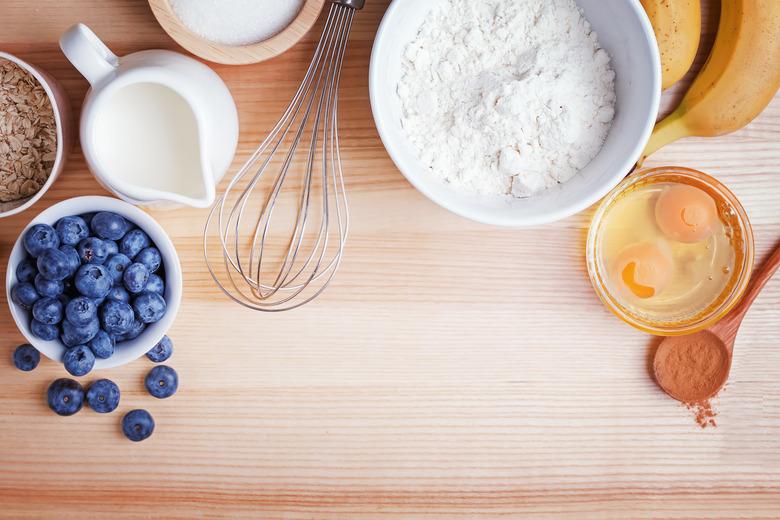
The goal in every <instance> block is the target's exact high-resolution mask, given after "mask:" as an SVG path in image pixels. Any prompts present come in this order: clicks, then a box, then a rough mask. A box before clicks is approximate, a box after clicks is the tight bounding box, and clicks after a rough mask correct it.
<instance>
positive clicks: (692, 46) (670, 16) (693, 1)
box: [641, 0, 701, 89]
mask: <svg viewBox="0 0 780 520" xmlns="http://www.w3.org/2000/svg"><path fill="white" fill-rule="evenodd" d="M641 2H642V7H644V8H645V12H646V13H647V16H648V17H649V18H650V23H652V25H653V31H654V32H655V39H656V40H657V41H658V50H659V51H661V71H662V73H663V82H662V84H661V86H662V87H663V88H664V89H666V88H668V87H671V86H672V85H674V84H675V83H677V82H678V81H680V79H682V77H683V76H685V73H686V72H688V69H690V68H691V65H692V64H693V60H694V58H695V57H696V51H697V50H698V48H699V39H700V38H701V3H700V0H641Z"/></svg>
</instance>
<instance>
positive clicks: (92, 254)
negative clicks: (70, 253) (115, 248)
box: [76, 237, 108, 264]
mask: <svg viewBox="0 0 780 520" xmlns="http://www.w3.org/2000/svg"><path fill="white" fill-rule="evenodd" d="M76 251H78V253H79V258H81V262H82V263H84V264H103V263H104V262H105V261H106V258H108V247H106V243H105V242H103V241H102V240H100V239H99V238H96V237H89V238H85V239H84V240H82V241H81V242H79V245H78V246H77V247H76Z"/></svg>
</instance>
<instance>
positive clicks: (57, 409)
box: [46, 378, 84, 415]
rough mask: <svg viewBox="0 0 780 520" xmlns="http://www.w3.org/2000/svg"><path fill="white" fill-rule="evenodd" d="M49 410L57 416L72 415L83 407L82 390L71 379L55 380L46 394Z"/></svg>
mask: <svg viewBox="0 0 780 520" xmlns="http://www.w3.org/2000/svg"><path fill="white" fill-rule="evenodd" d="M46 397H47V400H48V402H49V408H51V409H52V411H54V413H56V414H57V415H73V414H74V413H76V412H78V411H79V410H81V407H82V406H83V405H84V388H83V387H82V386H81V385H80V384H79V383H78V382H77V381H74V380H73V379H65V378H62V379H57V380H56V381H54V382H53V383H52V384H51V385H49V390H48V391H47V392H46Z"/></svg>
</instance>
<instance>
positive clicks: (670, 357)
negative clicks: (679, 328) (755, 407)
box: [653, 331, 730, 428]
mask: <svg viewBox="0 0 780 520" xmlns="http://www.w3.org/2000/svg"><path fill="white" fill-rule="evenodd" d="M729 365H730V356H729V353H728V351H727V350H726V348H725V346H724V345H723V342H722V341H721V340H720V339H718V338H717V337H716V336H715V335H714V334H712V333H710V332H707V331H704V332H699V333H697V334H692V335H690V336H680V337H676V338H668V339H667V340H665V341H664V342H663V344H662V345H661V347H660V348H659V349H658V352H657V353H656V355H655V361H654V366H653V368H654V371H655V377H656V379H657V381H658V384H659V385H661V387H662V388H663V389H664V390H666V392H667V393H668V394H669V395H671V396H672V397H674V398H675V399H678V400H680V401H682V402H683V403H685V404H686V405H687V406H688V408H690V409H691V410H692V411H693V412H694V414H695V417H696V422H697V423H698V424H699V425H700V426H701V427H702V428H704V427H706V426H715V425H716V424H715V415H716V414H715V412H714V410H713V409H712V406H711V404H710V402H709V399H710V398H711V397H713V396H714V395H715V394H716V393H717V392H718V390H719V389H720V388H721V386H723V383H724V382H725V380H726V378H727V377H728V373H729Z"/></svg>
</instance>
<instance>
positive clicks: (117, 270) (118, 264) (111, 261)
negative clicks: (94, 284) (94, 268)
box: [105, 253, 133, 285]
mask: <svg viewBox="0 0 780 520" xmlns="http://www.w3.org/2000/svg"><path fill="white" fill-rule="evenodd" d="M132 263H133V261H132V260H130V259H129V258H128V257H127V256H125V255H123V254H122V253H117V254H115V255H111V256H110V257H108V260H106V263H105V266H106V269H108V272H109V274H110V275H111V279H112V280H113V282H114V285H117V284H121V283H122V276H124V274H125V269H127V266H128V265H130V264H132Z"/></svg>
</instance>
